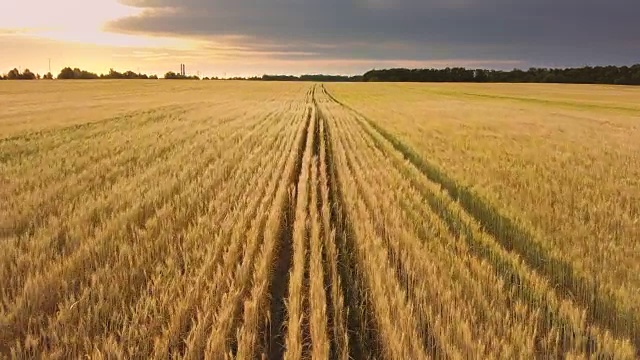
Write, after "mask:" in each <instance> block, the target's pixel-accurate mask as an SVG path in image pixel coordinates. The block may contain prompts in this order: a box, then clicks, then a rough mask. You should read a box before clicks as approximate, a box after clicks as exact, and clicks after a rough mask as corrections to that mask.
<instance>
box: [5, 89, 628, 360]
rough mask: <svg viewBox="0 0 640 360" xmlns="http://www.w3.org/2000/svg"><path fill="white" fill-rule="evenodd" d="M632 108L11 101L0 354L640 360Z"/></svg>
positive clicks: (553, 97)
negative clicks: (638, 357)
mask: <svg viewBox="0 0 640 360" xmlns="http://www.w3.org/2000/svg"><path fill="white" fill-rule="evenodd" d="M639 99H640V89H632V88H626V87H603V86H567V85H477V84H476V85H464V84H462V85H451V84H441V85H410V84H404V85H400V84H312V83H254V82H171V81H156V82H153V81H149V82H145V81H139V82H138V81H130V82H124V81H121V82H118V81H113V82H110V81H103V82H91V81H89V82H62V81H56V82H47V83H41V82H38V83H37V84H4V83H3V84H0V103H1V104H2V106H1V107H0V284H1V289H0V357H9V358H12V357H15V358H42V357H44V358H60V359H66V358H80V357H90V358H136V359H138V358H139V359H146V358H157V359H166V358H190V359H200V358H206V359H223V358H233V357H235V358H239V359H253V358H260V357H265V358H272V359H277V358H285V359H302V358H313V359H329V358H331V359H349V358H354V359H361V358H377V359H381V358H388V359H427V358H434V359H449V358H450V359H464V358H477V359H491V358H502V359H516V358H575V359H582V358H602V359H610V358H611V359H633V358H637V356H638V355H639V354H640V352H639V350H640V305H639V304H640V243H638V239H640V156H639V155H638V154H640V102H639V101H638V100H639Z"/></svg>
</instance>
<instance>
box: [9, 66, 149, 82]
mask: <svg viewBox="0 0 640 360" xmlns="http://www.w3.org/2000/svg"><path fill="white" fill-rule="evenodd" d="M157 78H158V76H157V75H147V74H140V73H135V72H133V71H125V72H123V73H121V72H118V71H115V70H113V69H111V70H109V73H108V74H100V75H98V74H96V73H92V72H90V71H86V70H81V69H79V68H74V69H72V68H70V67H66V68H64V69H62V70H61V71H60V74H58V76H57V79H61V80H92V79H157ZM40 79H44V80H52V79H53V75H52V74H51V73H46V74H45V75H43V76H40V74H35V73H33V72H31V71H30V70H29V69H25V70H24V71H22V72H20V71H19V70H18V69H13V70H10V71H9V72H8V73H7V74H4V75H0V80H40Z"/></svg>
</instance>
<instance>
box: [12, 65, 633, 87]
mask: <svg viewBox="0 0 640 360" xmlns="http://www.w3.org/2000/svg"><path fill="white" fill-rule="evenodd" d="M57 78H58V79H158V76H157V75H147V74H141V73H135V72H133V71H125V72H122V73H121V72H118V71H115V70H113V69H111V70H110V71H109V73H108V74H101V75H98V74H96V73H92V72H89V71H86V70H81V69H79V68H73V69H72V68H70V67H66V68H64V69H62V70H61V71H60V74H58V76H57ZM164 78H165V79H170V80H200V78H199V77H198V76H187V75H181V74H177V73H175V72H173V71H169V72H167V73H166V74H165V75H164ZM39 79H53V75H52V74H51V73H47V74H45V75H44V76H40V74H35V73H33V72H31V71H29V69H25V70H24V71H22V72H20V71H19V70H18V69H13V70H10V71H9V72H8V73H7V74H4V75H1V76H0V80H39ZM203 80H219V79H218V78H217V77H213V78H208V77H205V78H203ZM229 80H249V81H320V82H322V81H324V82H475V83H501V82H507V83H508V82H511V83H572V84H613V85H640V64H636V65H633V66H593V67H592V66H584V67H580V68H557V69H554V68H530V69H529V70H526V71H525V70H520V69H513V70H511V71H503V70H487V69H466V68H463V67H454V68H445V69H404V68H397V69H385V70H371V71H368V72H366V73H365V74H364V75H357V76H344V75H324V74H315V75H301V76H292V75H263V76H255V77H248V78H245V77H234V78H232V79H229Z"/></svg>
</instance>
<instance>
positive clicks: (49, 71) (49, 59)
mask: <svg viewBox="0 0 640 360" xmlns="http://www.w3.org/2000/svg"><path fill="white" fill-rule="evenodd" d="M49 74H51V58H49Z"/></svg>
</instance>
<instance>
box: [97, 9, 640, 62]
mask: <svg viewBox="0 0 640 360" xmlns="http://www.w3.org/2000/svg"><path fill="white" fill-rule="evenodd" d="M121 2H122V3H123V4H125V5H128V6H133V7H136V8H139V9H140V10H141V12H140V14H139V15H136V16H129V17H125V18H121V19H119V20H116V21H113V22H110V23H108V25H107V29H108V30H109V31H116V32H125V33H142V34H147V35H156V36H167V35H168V36H181V37H190V38H198V39H202V40H205V41H215V42H218V43H228V44H236V45H238V46H241V47H243V48H244V49H250V51H251V52H252V53H263V54H268V55H269V56H273V57H279V58H287V57H293V58H295V57H299V56H302V57H313V58H316V59H322V58H326V59H351V60H358V59H369V60H370V59H379V60H380V61H381V62H384V61H392V60H395V59H406V60H408V61H433V60H444V59H476V60H483V59H485V60H491V59H498V60H500V59H501V60H503V61H515V60H524V61H527V62H528V63H531V64H550V65H582V64H585V63H593V64H595V63H628V62H633V61H637V59H638V58H640V26H637V18H636V16H637V14H638V13H640V2H638V1H636V0H608V1H604V0H449V1H448V0H324V1H312V0H259V1H258V0H215V1H210V0H122V1H121Z"/></svg>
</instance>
